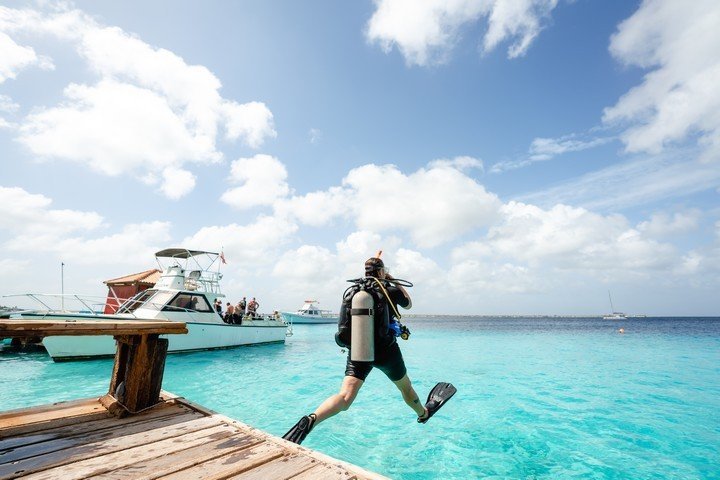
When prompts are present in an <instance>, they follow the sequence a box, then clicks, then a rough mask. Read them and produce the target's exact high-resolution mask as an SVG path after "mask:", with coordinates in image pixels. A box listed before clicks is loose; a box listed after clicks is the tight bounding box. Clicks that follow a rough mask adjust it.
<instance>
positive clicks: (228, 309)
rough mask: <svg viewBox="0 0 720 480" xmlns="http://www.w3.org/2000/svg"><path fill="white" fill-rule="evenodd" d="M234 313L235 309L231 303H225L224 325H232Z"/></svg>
mask: <svg viewBox="0 0 720 480" xmlns="http://www.w3.org/2000/svg"><path fill="white" fill-rule="evenodd" d="M234 313H235V307H233V305H232V303H230V302H227V305H225V318H224V320H225V323H232V322H233V314H234Z"/></svg>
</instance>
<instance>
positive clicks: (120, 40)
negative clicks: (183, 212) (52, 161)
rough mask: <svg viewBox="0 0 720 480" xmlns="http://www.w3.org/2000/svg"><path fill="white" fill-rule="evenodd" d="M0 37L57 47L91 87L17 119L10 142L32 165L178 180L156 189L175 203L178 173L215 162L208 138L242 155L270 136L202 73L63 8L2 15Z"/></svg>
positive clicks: (74, 89) (250, 109)
mask: <svg viewBox="0 0 720 480" xmlns="http://www.w3.org/2000/svg"><path fill="white" fill-rule="evenodd" d="M0 27H1V28H2V29H3V30H4V31H5V32H9V33H13V34H18V35H20V34H22V35H25V36H29V37H32V39H35V40H37V39H38V38H39V37H40V36H41V35H45V36H50V37H51V38H57V39H60V40H62V41H63V42H67V43H68V44H69V45H70V46H74V47H75V49H76V51H77V53H78V54H79V55H80V57H81V58H82V59H83V60H85V61H86V63H87V65H88V67H89V69H90V70H92V71H93V72H95V73H96V74H97V76H98V77H99V81H98V83H97V84H94V85H89V84H76V83H73V84H70V85H69V86H68V87H67V88H66V89H65V92H64V93H65V99H66V100H65V101H64V102H63V103H61V104H59V105H57V106H54V107H39V108H36V109H35V112H34V113H33V114H31V115H29V116H28V117H27V118H26V119H25V121H24V122H23V124H22V126H21V128H20V132H21V134H20V138H19V140H20V141H21V142H22V143H24V144H25V145H26V146H27V147H28V148H29V149H30V151H32V152H33V153H35V154H36V155H39V156H41V157H52V158H59V159H63V160H69V161H74V162H78V163H82V164H87V165H89V166H90V167H91V168H93V169H94V170H95V171H97V172H100V173H103V174H107V175H120V174H131V175H133V176H134V177H136V178H138V179H142V180H143V181H147V180H148V179H151V178H157V176H158V175H160V174H163V175H164V176H165V177H167V175H168V174H167V173H163V172H181V171H185V173H184V174H183V176H182V179H183V186H184V187H185V188H184V189H176V188H162V189H161V191H163V192H165V193H167V194H168V195H169V196H170V198H178V197H177V196H178V195H179V193H178V192H181V191H182V192H183V194H186V193H187V192H189V191H190V190H192V188H191V183H192V182H190V175H189V173H188V172H187V171H186V169H185V168H183V167H184V165H185V164H186V163H188V162H191V163H192V162H216V161H219V160H221V159H222V153H221V152H220V151H218V148H217V145H216V141H217V139H218V130H220V129H224V130H225V136H226V138H227V139H229V140H233V141H234V140H240V141H242V142H244V143H245V144H246V145H248V146H250V147H251V148H258V147H260V146H261V145H262V144H263V142H264V141H265V140H266V139H267V138H272V137H275V136H276V135H277V134H276V132H275V130H274V127H273V116H272V113H271V112H270V110H269V109H268V108H267V107H266V106H265V105H264V104H263V103H261V102H250V103H246V104H238V103H237V102H235V101H233V100H228V99H224V98H223V97H222V96H221V95H220V92H219V91H220V88H221V86H222V85H221V83H220V81H219V80H218V78H217V77H215V75H213V73H212V72H210V71H209V70H208V69H207V68H205V67H204V66H201V65H189V64H187V63H186V62H185V61H184V60H183V59H182V58H181V57H179V56H178V55H176V54H174V53H173V52H170V51H169V50H166V49H163V48H156V47H153V46H151V45H148V44H147V43H145V42H143V41H142V40H141V39H139V38H137V37H136V36H134V35H132V34H129V33H127V32H124V31H123V30H122V29H120V28H117V27H108V26H104V25H102V24H100V23H99V22H97V21H95V20H94V19H92V18H91V17H89V16H88V15H86V14H84V13H83V12H81V11H79V10H69V9H68V8H67V6H66V5H65V4H60V5H59V6H55V10H54V11H51V12H50V13H46V12H42V11H36V10H30V9H25V10H15V9H9V8H5V7H3V8H2V9H1V10H0ZM7 38H8V39H10V37H7ZM1 40H2V39H1V38H0V41H1ZM59 45H60V46H62V45H63V44H62V43H61V44H59ZM37 59H38V60H37V62H39V63H41V64H42V58H41V57H37ZM167 169H170V170H167ZM174 176H175V177H177V174H175V175H174ZM149 183H154V182H149Z"/></svg>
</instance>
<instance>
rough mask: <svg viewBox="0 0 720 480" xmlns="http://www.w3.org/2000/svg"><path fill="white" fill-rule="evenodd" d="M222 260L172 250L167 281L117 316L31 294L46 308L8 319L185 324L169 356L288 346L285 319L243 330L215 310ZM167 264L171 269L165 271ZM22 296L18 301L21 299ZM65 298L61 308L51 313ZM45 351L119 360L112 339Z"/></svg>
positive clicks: (245, 325)
mask: <svg viewBox="0 0 720 480" xmlns="http://www.w3.org/2000/svg"><path fill="white" fill-rule="evenodd" d="M218 257H219V255H218V254H217V253H213V252H204V251H199V250H187V249H184V248H168V249H165V250H161V251H159V252H157V253H156V254H155V258H156V260H157V262H158V264H159V265H160V267H161V270H162V272H163V273H162V275H161V276H160V279H159V280H158V281H157V283H156V284H155V285H154V286H153V287H152V288H149V289H147V290H143V291H141V292H139V293H137V294H136V295H135V296H133V297H132V298H130V299H127V300H125V301H119V302H117V304H119V305H120V306H119V307H117V312H116V313H111V314H107V313H103V311H104V310H103V306H98V305H99V304H98V302H96V301H92V300H86V299H85V298H82V297H79V296H78V295H40V294H26V295H23V297H27V298H30V299H32V300H35V301H36V302H39V303H40V304H41V305H42V306H43V308H41V309H34V310H22V311H20V312H12V313H10V314H9V318H17V319H25V320H28V319H36V320H42V321H68V320H69V321H73V320H79V319H83V320H87V319H92V320H133V319H135V320H168V321H178V322H185V323H186V325H187V329H188V333H187V335H168V336H167V338H168V339H169V346H168V352H171V353H172V352H188V351H195V350H210V349H216V348H230V347H237V346H240V345H256V344H263V343H284V342H285V339H286V336H287V335H288V333H289V329H288V324H287V323H286V322H285V321H283V320H282V318H281V317H280V315H257V316H254V317H247V316H246V317H245V318H243V321H242V324H228V323H225V322H224V321H223V319H222V318H221V316H220V315H219V314H218V312H217V311H216V310H215V308H214V306H213V305H214V303H215V300H216V299H222V298H225V295H224V294H222V293H221V292H220V279H221V278H222V274H221V273H220V272H219V271H214V270H210V268H211V267H212V266H213V265H214V264H215V262H216V260H217V258H218ZM163 263H165V264H167V265H163ZM16 296H17V295H16ZM57 297H60V300H61V302H62V303H61V305H62V307H61V308H60V309H57V308H52V305H53V304H54V303H53V301H57ZM71 301H74V302H75V303H77V302H79V304H80V305H82V307H81V309H80V310H73V311H69V310H66V309H65V305H66V304H68V303H70V302H71ZM43 345H44V346H45V349H46V350H47V352H48V353H49V354H50V356H51V357H52V358H53V360H55V361H61V360H73V359H81V358H93V357H106V356H113V355H114V354H115V340H114V339H113V338H112V337H108V336H100V337H82V336H81V337H71V336H66V337H63V336H57V337H55V336H53V337H47V338H45V339H43Z"/></svg>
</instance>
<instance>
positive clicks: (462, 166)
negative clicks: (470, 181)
mask: <svg viewBox="0 0 720 480" xmlns="http://www.w3.org/2000/svg"><path fill="white" fill-rule="evenodd" d="M428 168H431V169H432V168H454V169H456V170H469V169H471V168H477V169H478V170H481V171H482V169H483V162H482V160H479V159H477V158H473V157H467V156H460V157H455V158H452V159H447V158H442V159H438V160H433V161H432V162H430V163H428Z"/></svg>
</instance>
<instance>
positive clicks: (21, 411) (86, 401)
mask: <svg viewBox="0 0 720 480" xmlns="http://www.w3.org/2000/svg"><path fill="white" fill-rule="evenodd" d="M97 401H98V399H97V397H93V398H83V399H80V400H71V401H68V402H55V403H47V404H45V405H37V406H35V407H23V408H17V409H15V410H6V411H4V412H2V413H0V426H1V425H2V421H3V420H4V419H6V418H10V417H15V416H22V415H27V414H28V413H40V412H50V411H56V410H62V409H65V408H70V407H77V406H79V405H94V404H96V403H97Z"/></svg>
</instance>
